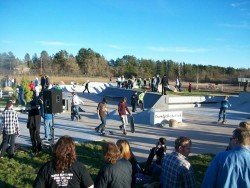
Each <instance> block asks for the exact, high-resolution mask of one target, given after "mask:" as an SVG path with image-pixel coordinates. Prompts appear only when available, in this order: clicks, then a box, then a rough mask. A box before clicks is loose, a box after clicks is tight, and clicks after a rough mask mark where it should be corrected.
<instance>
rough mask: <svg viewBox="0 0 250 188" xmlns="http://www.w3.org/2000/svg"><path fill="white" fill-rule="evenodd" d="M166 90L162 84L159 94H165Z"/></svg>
mask: <svg viewBox="0 0 250 188" xmlns="http://www.w3.org/2000/svg"><path fill="white" fill-rule="evenodd" d="M166 91H167V86H164V85H163V86H162V89H161V94H162V95H166Z"/></svg>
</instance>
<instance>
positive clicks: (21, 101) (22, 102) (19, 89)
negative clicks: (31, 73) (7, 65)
mask: <svg viewBox="0 0 250 188" xmlns="http://www.w3.org/2000/svg"><path fill="white" fill-rule="evenodd" d="M17 93H18V104H19V105H23V106H24V105H25V104H26V101H25V100H24V89H23V86H22V85H21V84H18V85H17Z"/></svg>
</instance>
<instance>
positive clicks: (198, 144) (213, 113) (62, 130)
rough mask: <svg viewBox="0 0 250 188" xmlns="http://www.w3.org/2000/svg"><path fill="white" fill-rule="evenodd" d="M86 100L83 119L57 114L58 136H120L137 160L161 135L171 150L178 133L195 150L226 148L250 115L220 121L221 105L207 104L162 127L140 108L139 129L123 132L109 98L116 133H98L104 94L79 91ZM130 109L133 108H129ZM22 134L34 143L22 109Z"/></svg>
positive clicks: (137, 115) (21, 139)
mask: <svg viewBox="0 0 250 188" xmlns="http://www.w3.org/2000/svg"><path fill="white" fill-rule="evenodd" d="M79 96H80V97H83V100H84V101H86V105H85V106H84V107H83V108H84V110H85V111H86V112H82V113H81V114H82V120H81V121H78V122H76V121H71V120H70V114H69V113H62V114H58V115H56V116H55V136H56V137H60V136H62V135H70V136H72V137H74V139H75V140H77V141H78V142H84V141H86V140H107V141H114V142H116V141H117V140H118V139H120V138H125V139H127V140H128V141H129V142H130V144H131V147H132V149H133V151H134V154H135V155H136V156H137V158H138V160H139V161H141V162H143V161H145V160H146V158H147V156H148V153H149V149H150V148H151V147H153V146H154V145H155V143H156V141H157V139H158V138H159V137H166V138H167V146H168V152H171V151H172V150H173V149H174V148H173V146H174V140H175V139H176V138H177V137H178V136H188V137H190V138H191V139H192V142H193V147H192V153H193V154H201V153H218V152H220V151H223V150H224V149H225V148H226V146H227V144H228V140H229V137H230V135H231V133H232V131H233V130H234V128H236V127H237V125H238V124H239V122H240V121H243V120H246V119H247V118H248V119H249V117H250V113H244V112H239V111H230V110H229V112H228V120H229V124H227V125H217V123H216V121H217V115H218V106H214V107H213V106H207V107H200V108H191V109H183V126H182V127H179V128H161V127H155V126H151V125H149V112H148V111H144V112H142V111H140V110H138V112H136V113H135V114H134V117H135V123H136V125H135V126H136V132H135V133H131V132H128V134H127V135H126V136H124V135H123V134H122V132H121V131H120V130H119V128H118V126H119V125H120V124H121V122H120V119H119V116H118V113H117V110H116V109H117V102H114V101H113V102H112V101H109V104H108V107H109V112H110V116H109V117H108V120H107V129H108V130H112V131H114V132H115V134H114V135H107V136H105V137H103V136H99V135H97V134H96V133H95V131H94V128H95V127H96V126H97V125H98V124H99V123H100V120H99V119H98V118H97V114H96V106H97V103H98V101H100V100H101V97H100V96H98V95H96V94H87V93H85V94H79ZM130 109H131V108H130ZM19 119H20V126H21V135H20V136H19V137H18V138H17V142H18V143H21V144H25V145H31V143H30V137H29V133H28V129H27V128H26V122H27V113H23V114H22V113H20V114H19ZM43 137H44V129H43V126H41V138H43Z"/></svg>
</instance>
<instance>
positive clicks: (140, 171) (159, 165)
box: [33, 122, 250, 188]
mask: <svg viewBox="0 0 250 188" xmlns="http://www.w3.org/2000/svg"><path fill="white" fill-rule="evenodd" d="M240 125H241V127H238V128H236V129H235V130H234V131H233V133H232V137H231V138H230V141H229V143H230V145H231V148H230V149H227V150H226V151H222V152H221V153H219V154H217V155H216V156H215V157H214V159H213V160H212V161H211V163H210V165H209V166H208V169H207V170H206V173H205V177H204V179H203V182H202V186H201V187H204V188H206V187H241V188H245V187H249V185H250V176H249V171H250V133H249V130H250V129H249V128H250V123H248V122H241V124H240ZM174 148H175V150H174V151H173V152H172V153H169V154H166V150H167V147H166V139H165V138H162V137H161V138H159V140H158V141H157V143H156V146H155V147H153V148H152V149H151V150H150V152H149V156H148V159H147V161H146V162H145V163H138V161H137V160H136V156H135V155H134V154H133V152H132V149H131V147H130V144H129V142H128V141H127V140H125V139H120V140H118V141H117V142H116V143H113V142H106V143H104V146H103V161H104V163H103V166H102V167H101V168H100V170H99V172H98V175H97V177H96V178H95V181H93V179H92V178H91V176H90V173H89V172H88V171H87V169H86V167H85V166H84V164H83V163H82V162H78V161H77V158H76V151H75V145H74V142H73V139H72V138H70V137H68V136H63V137H61V138H60V139H59V141H58V142H57V143H56V146H55V147H54V149H53V154H52V156H53V158H52V160H51V161H49V162H47V163H45V164H44V165H43V166H42V167H41V168H40V170H39V172H38V174H37V177H36V180H35V182H34V185H33V186H34V187H39V188H40V187H60V186H65V187H97V188H99V187H100V188H104V187H110V188H119V187H121V188H124V187H128V188H129V187H135V186H136V184H137V183H139V182H140V183H141V181H145V182H147V184H150V183H152V185H151V186H152V187H162V188H168V187H171V188H172V187H173V188H177V187H178V188H179V187H184V188H189V187H190V188H195V187H196V178H195V171H194V169H193V167H192V165H191V164H190V162H189V160H188V156H189V154H190V153H191V150H192V141H191V139H190V138H188V137H185V136H181V137H178V138H177V139H176V140H175V142H174ZM154 156H156V160H155V161H154V162H153V159H154ZM151 175H154V177H156V179H154V182H150V180H149V179H146V177H150V176H151ZM139 177H140V178H139ZM143 177H144V180H142V178H143Z"/></svg>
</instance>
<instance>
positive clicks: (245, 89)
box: [243, 80, 248, 92]
mask: <svg viewBox="0 0 250 188" xmlns="http://www.w3.org/2000/svg"><path fill="white" fill-rule="evenodd" d="M247 88H248V80H246V82H245V83H244V89H243V91H245V92H247Z"/></svg>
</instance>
